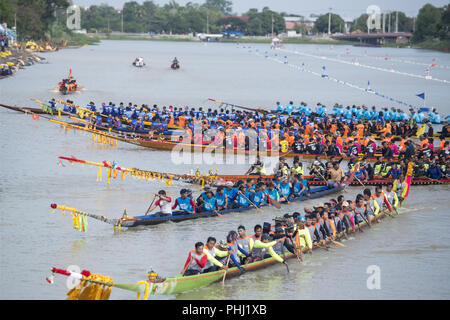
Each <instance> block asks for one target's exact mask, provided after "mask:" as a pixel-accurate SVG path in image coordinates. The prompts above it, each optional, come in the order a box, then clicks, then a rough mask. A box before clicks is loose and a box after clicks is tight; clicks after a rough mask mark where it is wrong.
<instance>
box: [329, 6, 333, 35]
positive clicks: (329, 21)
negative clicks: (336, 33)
mask: <svg viewBox="0 0 450 320" xmlns="http://www.w3.org/2000/svg"><path fill="white" fill-rule="evenodd" d="M329 9H330V12H328V34H331V10H333V8H329Z"/></svg>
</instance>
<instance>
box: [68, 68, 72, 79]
mask: <svg viewBox="0 0 450 320" xmlns="http://www.w3.org/2000/svg"><path fill="white" fill-rule="evenodd" d="M71 78H72V69H69V79H71Z"/></svg>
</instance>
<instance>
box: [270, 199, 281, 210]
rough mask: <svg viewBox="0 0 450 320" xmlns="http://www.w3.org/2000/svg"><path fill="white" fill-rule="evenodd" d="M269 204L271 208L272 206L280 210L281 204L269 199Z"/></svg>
mask: <svg viewBox="0 0 450 320" xmlns="http://www.w3.org/2000/svg"><path fill="white" fill-rule="evenodd" d="M270 203H272V204H273V206H274V207H275V208H277V209H280V208H281V204H280V203H279V202H278V201H277V200H274V199H270Z"/></svg>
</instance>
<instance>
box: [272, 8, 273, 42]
mask: <svg viewBox="0 0 450 320" xmlns="http://www.w3.org/2000/svg"><path fill="white" fill-rule="evenodd" d="M272 39H273V13H272Z"/></svg>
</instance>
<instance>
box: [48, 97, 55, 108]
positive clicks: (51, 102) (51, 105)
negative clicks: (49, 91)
mask: <svg viewBox="0 0 450 320" xmlns="http://www.w3.org/2000/svg"><path fill="white" fill-rule="evenodd" d="M48 103H49V104H50V108H52V110H53V111H56V110H57V108H56V101H55V98H53V99H52V100H50V101H49V102H48Z"/></svg>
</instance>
